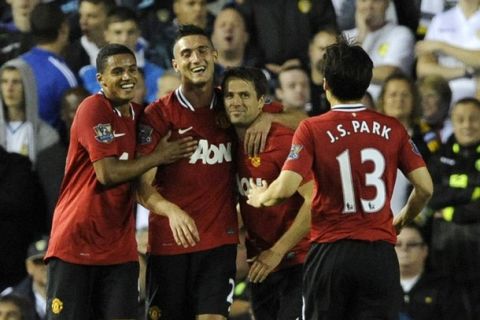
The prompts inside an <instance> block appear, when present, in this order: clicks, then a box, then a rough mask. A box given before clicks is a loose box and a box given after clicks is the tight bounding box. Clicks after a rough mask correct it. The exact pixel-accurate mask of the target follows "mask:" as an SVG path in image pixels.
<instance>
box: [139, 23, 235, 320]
mask: <svg viewBox="0 0 480 320" xmlns="http://www.w3.org/2000/svg"><path fill="white" fill-rule="evenodd" d="M173 54H174V59H173V61H172V62H173V67H174V69H175V70H176V71H177V72H179V73H180V77H181V83H182V84H181V86H180V87H179V88H177V89H176V90H175V91H174V92H172V93H170V94H168V95H166V96H164V97H163V98H161V99H160V100H158V101H157V102H155V103H153V104H151V105H150V106H148V107H147V109H146V110H145V117H144V122H145V123H142V125H141V127H140V134H139V140H140V144H141V146H140V152H141V153H143V154H148V153H150V152H151V150H153V148H154V147H155V146H156V144H157V143H158V141H159V138H160V137H161V136H162V135H164V134H165V133H166V132H167V131H168V130H171V131H172V136H174V137H184V136H187V135H188V136H192V137H194V138H195V139H196V140H198V148H197V149H196V151H195V152H194V154H193V155H192V156H191V157H190V159H185V160H182V161H178V162H176V163H173V164H171V165H168V166H160V167H158V168H156V169H152V170H150V171H149V172H148V173H147V174H145V175H144V176H143V179H142V180H143V181H142V183H141V188H140V190H144V191H143V192H140V197H141V199H143V200H144V201H142V203H143V204H144V205H145V206H146V207H147V208H149V209H150V210H151V212H155V213H157V214H160V215H163V216H160V215H156V214H151V215H150V220H149V247H150V256H149V261H148V270H147V296H148V298H147V301H148V305H147V308H148V309H147V314H148V317H149V319H157V318H156V317H158V316H159V315H160V314H161V317H162V319H169V320H171V319H180V320H184V319H195V317H197V319H226V317H227V315H228V310H229V307H230V304H231V302H232V297H233V288H234V279H235V259H236V247H237V246H236V243H237V241H238V226H237V217H236V210H235V201H234V175H233V173H234V171H233V170H234V168H233V162H232V148H233V142H234V135H233V131H232V130H231V129H230V130H229V129H227V127H228V126H229V123H228V120H227V118H226V115H225V110H224V108H223V104H222V99H221V96H220V90H219V89H215V88H214V84H213V71H214V61H215V59H216V51H215V50H214V49H213V46H212V44H211V42H210V39H209V37H208V36H207V35H206V34H205V33H204V31H203V30H202V29H200V28H198V27H195V26H193V25H186V26H181V27H180V28H179V32H178V37H177V40H176V41H175V45H174V47H173ZM152 182H153V184H154V185H155V187H156V190H155V189H153V188H152V187H151V185H152ZM157 190H158V192H156V191H157Z"/></svg>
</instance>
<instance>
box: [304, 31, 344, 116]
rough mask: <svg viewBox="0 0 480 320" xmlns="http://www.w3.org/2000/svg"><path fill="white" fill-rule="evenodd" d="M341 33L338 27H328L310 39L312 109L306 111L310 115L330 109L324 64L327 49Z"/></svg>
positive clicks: (335, 41)
mask: <svg viewBox="0 0 480 320" xmlns="http://www.w3.org/2000/svg"><path fill="white" fill-rule="evenodd" d="M338 38H339V33H338V31H337V30H336V29H333V28H326V29H322V30H320V31H318V32H317V33H316V34H315V35H314V36H313V38H312V40H310V44H309V46H308V57H309V62H310V64H309V65H310V95H311V104H310V105H311V109H310V110H309V109H307V110H306V111H307V112H308V114H309V115H310V116H316V115H319V114H322V113H325V112H327V111H329V110H330V104H329V103H328V100H327V97H326V96H325V90H324V89H323V74H322V64H323V55H324V54H325V49H326V48H327V47H328V46H329V45H332V44H334V43H337V42H338Z"/></svg>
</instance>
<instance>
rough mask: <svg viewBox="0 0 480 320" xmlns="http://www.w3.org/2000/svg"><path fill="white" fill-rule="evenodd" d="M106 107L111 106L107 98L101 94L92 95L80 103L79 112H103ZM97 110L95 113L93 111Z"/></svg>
mask: <svg viewBox="0 0 480 320" xmlns="http://www.w3.org/2000/svg"><path fill="white" fill-rule="evenodd" d="M106 106H109V102H108V100H107V98H105V96H104V95H103V94H101V93H96V94H92V95H90V96H88V97H86V98H85V99H83V101H82V102H81V103H80V105H79V107H78V111H77V112H95V113H98V112H102V110H104V109H105V107H106ZM92 109H95V111H92Z"/></svg>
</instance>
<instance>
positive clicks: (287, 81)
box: [275, 66, 311, 118]
mask: <svg viewBox="0 0 480 320" xmlns="http://www.w3.org/2000/svg"><path fill="white" fill-rule="evenodd" d="M277 84H278V85H277V89H276V90H275V95H276V97H277V99H278V100H279V101H280V102H281V103H282V105H283V108H284V111H285V112H296V113H301V114H303V115H304V116H305V118H306V117H307V116H308V114H307V110H308V109H311V106H310V79H309V78H308V74H307V72H306V71H305V70H304V69H303V68H301V67H299V66H292V67H287V68H285V69H283V70H281V71H280V73H279V74H278V81H277Z"/></svg>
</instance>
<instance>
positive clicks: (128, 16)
mask: <svg viewBox="0 0 480 320" xmlns="http://www.w3.org/2000/svg"><path fill="white" fill-rule="evenodd" d="M124 21H133V22H135V24H136V25H137V27H140V20H139V19H138V16H137V13H136V12H135V11H133V10H132V9H130V8H128V7H114V8H113V9H111V10H110V11H109V12H108V15H107V26H108V25H110V24H112V23H116V22H124Z"/></svg>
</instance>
